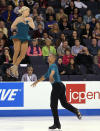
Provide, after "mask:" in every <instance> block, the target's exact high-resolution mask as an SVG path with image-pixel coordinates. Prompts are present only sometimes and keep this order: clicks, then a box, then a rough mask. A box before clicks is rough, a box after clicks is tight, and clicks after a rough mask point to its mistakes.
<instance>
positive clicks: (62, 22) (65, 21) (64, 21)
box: [59, 16, 70, 31]
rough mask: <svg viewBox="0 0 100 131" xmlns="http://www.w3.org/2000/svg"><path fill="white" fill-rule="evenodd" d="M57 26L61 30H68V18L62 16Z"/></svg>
mask: <svg viewBox="0 0 100 131" xmlns="http://www.w3.org/2000/svg"><path fill="white" fill-rule="evenodd" d="M59 28H60V30H61V31H64V30H69V29H70V24H69V23H68V18H67V17H66V16H63V17H62V18H61V19H60V21H59Z"/></svg>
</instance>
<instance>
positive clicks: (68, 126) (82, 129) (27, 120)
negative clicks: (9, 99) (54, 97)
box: [0, 116, 100, 131]
mask: <svg viewBox="0 0 100 131" xmlns="http://www.w3.org/2000/svg"><path fill="white" fill-rule="evenodd" d="M60 120H61V125H62V129H61V130H60V131H100V116H89V117H87V116H85V117H83V118H82V120H78V119H77V117H60ZM52 124H53V119H52V117H0V131H50V130H48V127H49V126H51V125H52ZM51 131H55V130H51Z"/></svg>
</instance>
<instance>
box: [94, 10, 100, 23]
mask: <svg viewBox="0 0 100 131" xmlns="http://www.w3.org/2000/svg"><path fill="white" fill-rule="evenodd" d="M95 18H96V20H97V21H98V22H100V10H99V13H98V14H96V16H95Z"/></svg>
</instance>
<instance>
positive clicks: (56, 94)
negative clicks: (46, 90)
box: [31, 54, 82, 129]
mask: <svg viewBox="0 0 100 131" xmlns="http://www.w3.org/2000/svg"><path fill="white" fill-rule="evenodd" d="M55 61H56V56H55V55H53V54H50V55H49V57H48V63H49V69H48V72H47V73H46V74H45V75H44V76H42V77H41V78H40V79H39V80H37V81H36V82H34V83H33V84H32V85H31V86H36V85H37V83H38V82H40V81H43V80H45V79H47V78H49V81H50V82H51V84H52V92H51V103H50V106H51V110H52V114H53V118H54V124H53V126H51V127H49V129H56V128H58V129H61V124H60V121H59V116H58V100H60V102H61V105H62V106H63V107H64V108H65V109H68V110H69V111H71V112H73V113H74V114H76V116H77V117H78V119H81V118H82V116H81V113H80V112H79V110H78V109H77V108H75V107H73V106H72V105H71V104H69V103H68V102H67V100H66V96H65V85H64V84H63V83H62V82H61V80H60V75H59V72H58V68H57V66H56V64H55Z"/></svg>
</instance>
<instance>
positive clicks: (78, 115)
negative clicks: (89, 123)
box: [76, 110, 82, 120]
mask: <svg viewBox="0 0 100 131" xmlns="http://www.w3.org/2000/svg"><path fill="white" fill-rule="evenodd" d="M76 115H77V118H78V119H79V120H81V119H82V115H81V113H80V111H79V110H77V113H76Z"/></svg>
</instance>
